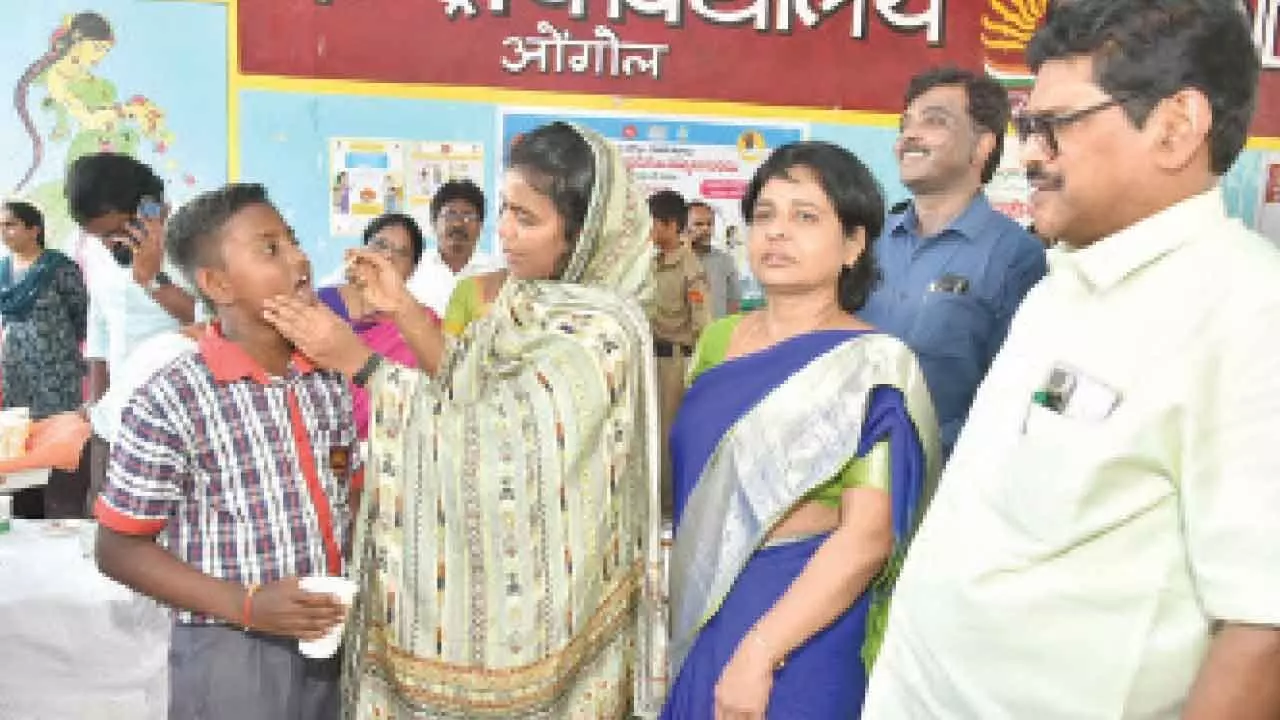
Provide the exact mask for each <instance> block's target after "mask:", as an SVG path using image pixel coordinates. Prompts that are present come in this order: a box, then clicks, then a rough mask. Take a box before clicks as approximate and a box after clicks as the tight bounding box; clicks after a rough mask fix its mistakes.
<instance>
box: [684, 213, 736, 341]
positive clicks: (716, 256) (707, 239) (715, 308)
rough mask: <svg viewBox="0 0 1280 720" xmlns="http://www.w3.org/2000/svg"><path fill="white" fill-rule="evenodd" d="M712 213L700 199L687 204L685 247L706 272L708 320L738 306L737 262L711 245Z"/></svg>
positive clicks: (713, 217) (714, 224) (731, 312)
mask: <svg viewBox="0 0 1280 720" xmlns="http://www.w3.org/2000/svg"><path fill="white" fill-rule="evenodd" d="M715 229H716V213H715V210H712V209H711V206H710V205H708V204H707V203H706V202H704V201H702V200H694V201H693V202H691V203H689V246H690V247H691V248H693V252H694V254H696V255H697V256H698V259H699V260H701V261H702V269H703V270H706V271H707V287H709V288H710V289H711V297H710V302H709V303H708V305H707V307H708V308H709V309H710V310H711V319H713V320H714V319H716V318H721V317H724V316H725V315H733V314H735V313H737V312H739V311H741V309H742V283H741V281H740V280H739V279H738V263H737V262H736V261H734V259H733V256H732V255H730V254H729V253H727V252H725V251H723V250H720V249H718V248H715V247H712V245H711V237H712V236H713V235H714V234H715Z"/></svg>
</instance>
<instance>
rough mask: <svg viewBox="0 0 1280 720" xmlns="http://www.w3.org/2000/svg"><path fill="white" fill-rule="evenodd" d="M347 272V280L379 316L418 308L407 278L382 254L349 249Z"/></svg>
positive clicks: (360, 249)
mask: <svg viewBox="0 0 1280 720" xmlns="http://www.w3.org/2000/svg"><path fill="white" fill-rule="evenodd" d="M346 272H347V281H348V282H350V283H351V285H352V286H353V287H355V288H356V289H357V290H359V291H360V294H361V295H363V296H364V300H365V302H367V303H369V305H370V306H372V307H373V309H374V310H376V311H378V312H380V313H386V314H388V315H391V316H392V317H396V316H403V315H404V314H405V313H407V312H409V311H411V310H413V309H415V308H417V307H418V301H417V300H416V299H415V298H414V297H413V295H411V294H410V293H409V289H408V288H407V287H405V281H404V278H403V277H401V276H400V273H399V272H398V271H397V270H396V268H395V266H394V265H392V264H391V261H390V260H388V259H387V258H386V256H384V255H382V254H381V253H378V252H376V251H373V250H366V249H364V248H358V249H353V250H348V251H347V254H346Z"/></svg>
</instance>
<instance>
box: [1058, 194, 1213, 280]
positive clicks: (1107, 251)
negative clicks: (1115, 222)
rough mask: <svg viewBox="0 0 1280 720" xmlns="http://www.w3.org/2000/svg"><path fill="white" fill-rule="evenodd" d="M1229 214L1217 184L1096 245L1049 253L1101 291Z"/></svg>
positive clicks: (1186, 241)
mask: <svg viewBox="0 0 1280 720" xmlns="http://www.w3.org/2000/svg"><path fill="white" fill-rule="evenodd" d="M1226 217H1227V213H1226V208H1225V206H1224V205H1223V199H1222V190H1221V188H1219V187H1217V186H1215V187H1213V188H1212V189H1210V190H1207V191H1205V192H1203V193H1200V194H1199V195H1195V196H1192V197H1190V198H1187V199H1185V200H1182V201H1180V202H1178V203H1176V204H1174V205H1171V206H1169V207H1167V208H1165V209H1164V210H1161V211H1160V212H1158V213H1156V214H1155V215H1151V216H1149V217H1146V218H1143V219H1142V220H1139V221H1138V222H1136V223H1134V224H1132V225H1130V226H1129V227H1127V228H1125V229H1123V230H1121V231H1119V232H1116V233H1113V234H1111V235H1109V236H1107V237H1105V238H1102V239H1101V240H1099V241H1097V242H1095V243H1093V244H1092V245H1090V246H1088V247H1085V248H1081V249H1079V250H1073V249H1070V248H1066V247H1063V248H1060V249H1056V250H1054V251H1053V252H1051V253H1050V254H1049V263H1050V267H1051V268H1052V269H1054V270H1064V269H1071V270H1073V271H1074V272H1075V273H1076V274H1078V275H1079V276H1080V277H1081V278H1082V279H1083V280H1084V281H1085V282H1086V283H1088V284H1089V285H1090V286H1092V288H1093V289H1094V290H1096V291H1106V290H1109V289H1111V288H1113V287H1115V286H1116V285H1118V284H1120V282H1121V281H1123V280H1124V279H1125V278H1127V277H1129V276H1130V275H1132V274H1134V273H1135V272H1137V271H1138V270H1140V269H1142V268H1143V267H1145V266H1146V265H1149V264H1151V263H1153V262H1155V261H1156V260H1159V259H1160V258H1162V257H1164V256H1165V255H1168V254H1169V253H1171V252H1173V251H1174V250H1177V249H1178V248H1180V247H1182V246H1183V245H1185V244H1187V243H1188V242H1190V241H1191V240H1193V239H1195V238H1196V237H1198V236H1200V235H1203V234H1204V233H1203V232H1201V230H1202V228H1204V227H1207V226H1212V225H1214V224H1217V223H1220V222H1222V221H1223V220H1225V219H1226Z"/></svg>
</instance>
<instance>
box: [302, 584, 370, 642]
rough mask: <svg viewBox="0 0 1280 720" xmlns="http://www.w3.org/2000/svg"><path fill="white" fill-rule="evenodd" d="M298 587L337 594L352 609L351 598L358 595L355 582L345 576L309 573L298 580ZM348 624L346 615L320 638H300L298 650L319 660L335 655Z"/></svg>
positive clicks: (308, 590)
mask: <svg viewBox="0 0 1280 720" xmlns="http://www.w3.org/2000/svg"><path fill="white" fill-rule="evenodd" d="M298 587H299V588H301V589H302V590H304V591H306V592H309V593H319V594H322V595H336V596H337V597H338V598H339V599H341V600H342V602H343V604H344V605H346V606H347V609H348V610H350V609H351V600H352V599H353V598H354V597H355V595H356V584H355V582H354V581H352V580H348V579H347V578H344V577H332V576H329V575H308V576H307V577H304V578H302V579H301V580H299V581H298ZM346 624H347V619H346V616H343V618H342V622H340V623H338V624H337V625H335V626H334V627H333V629H332V630H330V631H329V632H327V633H325V636H324V637H322V638H320V639H319V640H299V641H298V652H300V653H302V654H303V655H305V656H307V657H309V658H315V659H317V660H323V659H324V658H331V657H333V655H334V653H336V652H338V645H339V644H340V643H341V642H342V630H343V628H344V627H345V626H346Z"/></svg>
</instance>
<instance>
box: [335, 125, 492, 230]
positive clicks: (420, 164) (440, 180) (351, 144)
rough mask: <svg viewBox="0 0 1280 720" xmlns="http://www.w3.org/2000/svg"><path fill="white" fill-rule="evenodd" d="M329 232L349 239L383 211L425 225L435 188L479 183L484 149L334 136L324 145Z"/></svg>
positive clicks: (480, 183)
mask: <svg viewBox="0 0 1280 720" xmlns="http://www.w3.org/2000/svg"><path fill="white" fill-rule="evenodd" d="M329 157H330V178H331V181H330V185H329V193H330V198H329V218H330V220H329V232H330V233H331V234H332V235H334V236H335V237H351V236H355V235H359V234H360V233H362V232H363V231H364V228H365V226H366V225H368V223H369V221H370V220H372V219H373V218H375V217H377V216H379V215H382V214H383V213H391V212H401V213H407V214H410V215H412V216H413V217H414V219H416V220H417V221H418V222H419V224H421V225H422V226H423V227H424V228H426V227H429V226H430V220H431V198H432V197H433V196H434V195H435V193H436V190H438V189H439V188H440V186H441V185H443V184H444V183H446V182H448V181H450V180H456V179H461V178H469V179H471V180H472V181H474V182H475V183H476V184H477V185H480V186H481V187H483V185H484V145H483V144H482V143H449V142H427V141H410V140H378V139H368V138H366V139H360V138H334V139H331V140H330V141H329Z"/></svg>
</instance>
